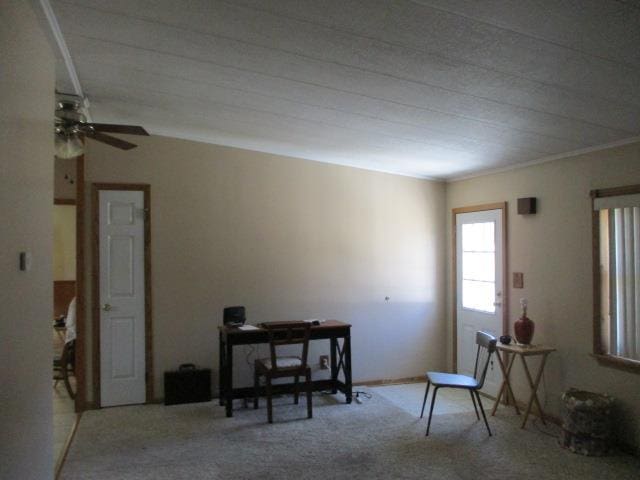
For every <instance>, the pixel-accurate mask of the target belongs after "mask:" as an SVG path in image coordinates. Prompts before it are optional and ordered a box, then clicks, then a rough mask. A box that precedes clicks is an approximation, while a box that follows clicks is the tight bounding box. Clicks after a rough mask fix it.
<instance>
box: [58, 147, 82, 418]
mask: <svg viewBox="0 0 640 480" xmlns="http://www.w3.org/2000/svg"><path fill="white" fill-rule="evenodd" d="M75 160H76V173H75V175H76V192H75V193H76V198H75V199H64V198H54V199H53V203H54V205H75V206H76V361H75V365H74V375H75V377H76V398H75V400H74V402H73V403H74V410H75V412H76V413H80V412H82V411H84V410H86V408H87V387H86V378H87V377H86V363H85V355H86V353H85V352H86V350H85V345H86V338H85V332H86V328H85V325H86V324H85V309H86V307H85V305H86V292H85V249H84V241H85V238H84V233H85V198H84V191H85V181H84V154H82V155H78V156H77V157H75Z"/></svg>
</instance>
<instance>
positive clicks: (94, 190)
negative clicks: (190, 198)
mask: <svg viewBox="0 0 640 480" xmlns="http://www.w3.org/2000/svg"><path fill="white" fill-rule="evenodd" d="M100 190H123V191H142V192H143V194H144V211H145V216H144V310H145V315H144V316H145V318H144V331H145V332H144V333H145V334H144V337H145V340H144V350H145V352H144V357H145V366H144V368H145V374H144V380H145V397H146V398H145V401H146V403H151V402H152V401H153V328H152V327H153V321H152V309H151V186H150V185H149V184H146V183H92V184H91V245H92V248H91V253H92V261H91V287H92V288H91V311H92V325H93V328H92V330H93V331H92V350H93V362H92V363H93V368H92V372H93V402H94V404H95V407H96V408H100V215H99V209H100V200H99V196H98V194H99V192H100Z"/></svg>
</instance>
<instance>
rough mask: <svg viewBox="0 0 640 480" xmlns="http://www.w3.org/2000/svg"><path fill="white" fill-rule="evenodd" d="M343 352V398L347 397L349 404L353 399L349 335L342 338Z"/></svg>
mask: <svg viewBox="0 0 640 480" xmlns="http://www.w3.org/2000/svg"><path fill="white" fill-rule="evenodd" d="M342 348H343V350H344V357H345V359H344V387H345V390H346V391H345V396H346V397H347V403H351V399H352V397H353V385H352V383H351V335H350V334H349V335H347V336H346V337H344V344H343V346H342Z"/></svg>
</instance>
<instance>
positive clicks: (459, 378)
mask: <svg viewBox="0 0 640 480" xmlns="http://www.w3.org/2000/svg"><path fill="white" fill-rule="evenodd" d="M476 345H478V350H477V352H476V364H475V367H474V369H473V377H470V376H468V375H456V374H453V373H442V372H427V389H426V391H425V392H424V400H423V401H422V412H421V413H420V418H422V416H423V415H424V406H425V405H426V403H427V396H428V395H429V387H430V386H431V385H432V384H433V386H434V387H435V388H434V390H433V397H431V408H430V409H429V421H428V422H427V433H426V435H429V428H430V427H431V416H432V415H433V406H434V404H435V403H436V393H437V392H438V389H439V388H464V389H466V390H469V394H470V395H471V401H472V402H473V408H474V410H475V411H476V417H477V418H478V420H480V415H478V407H477V406H476V399H477V400H478V405H479V406H480V411H481V412H482V418H483V419H484V424H485V425H486V426H487V431H488V432H489V436H491V429H490V428H489V423H488V422H487V417H486V415H485V413H484V408H482V401H481V400H480V394H479V393H478V391H479V390H480V389H481V388H482V386H483V385H484V379H485V377H486V376H487V368H488V367H489V361H490V360H491V355H492V354H493V352H495V351H496V339H495V337H494V336H493V335H489V334H488V333H485V332H476ZM474 395H475V398H474Z"/></svg>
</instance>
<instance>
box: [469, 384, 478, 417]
mask: <svg viewBox="0 0 640 480" xmlns="http://www.w3.org/2000/svg"><path fill="white" fill-rule="evenodd" d="M469 395H471V401H472V402H473V409H474V410H475V411H476V418H477V419H478V420H480V414H479V413H478V406H477V405H476V399H475V397H474V396H473V390H469Z"/></svg>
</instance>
